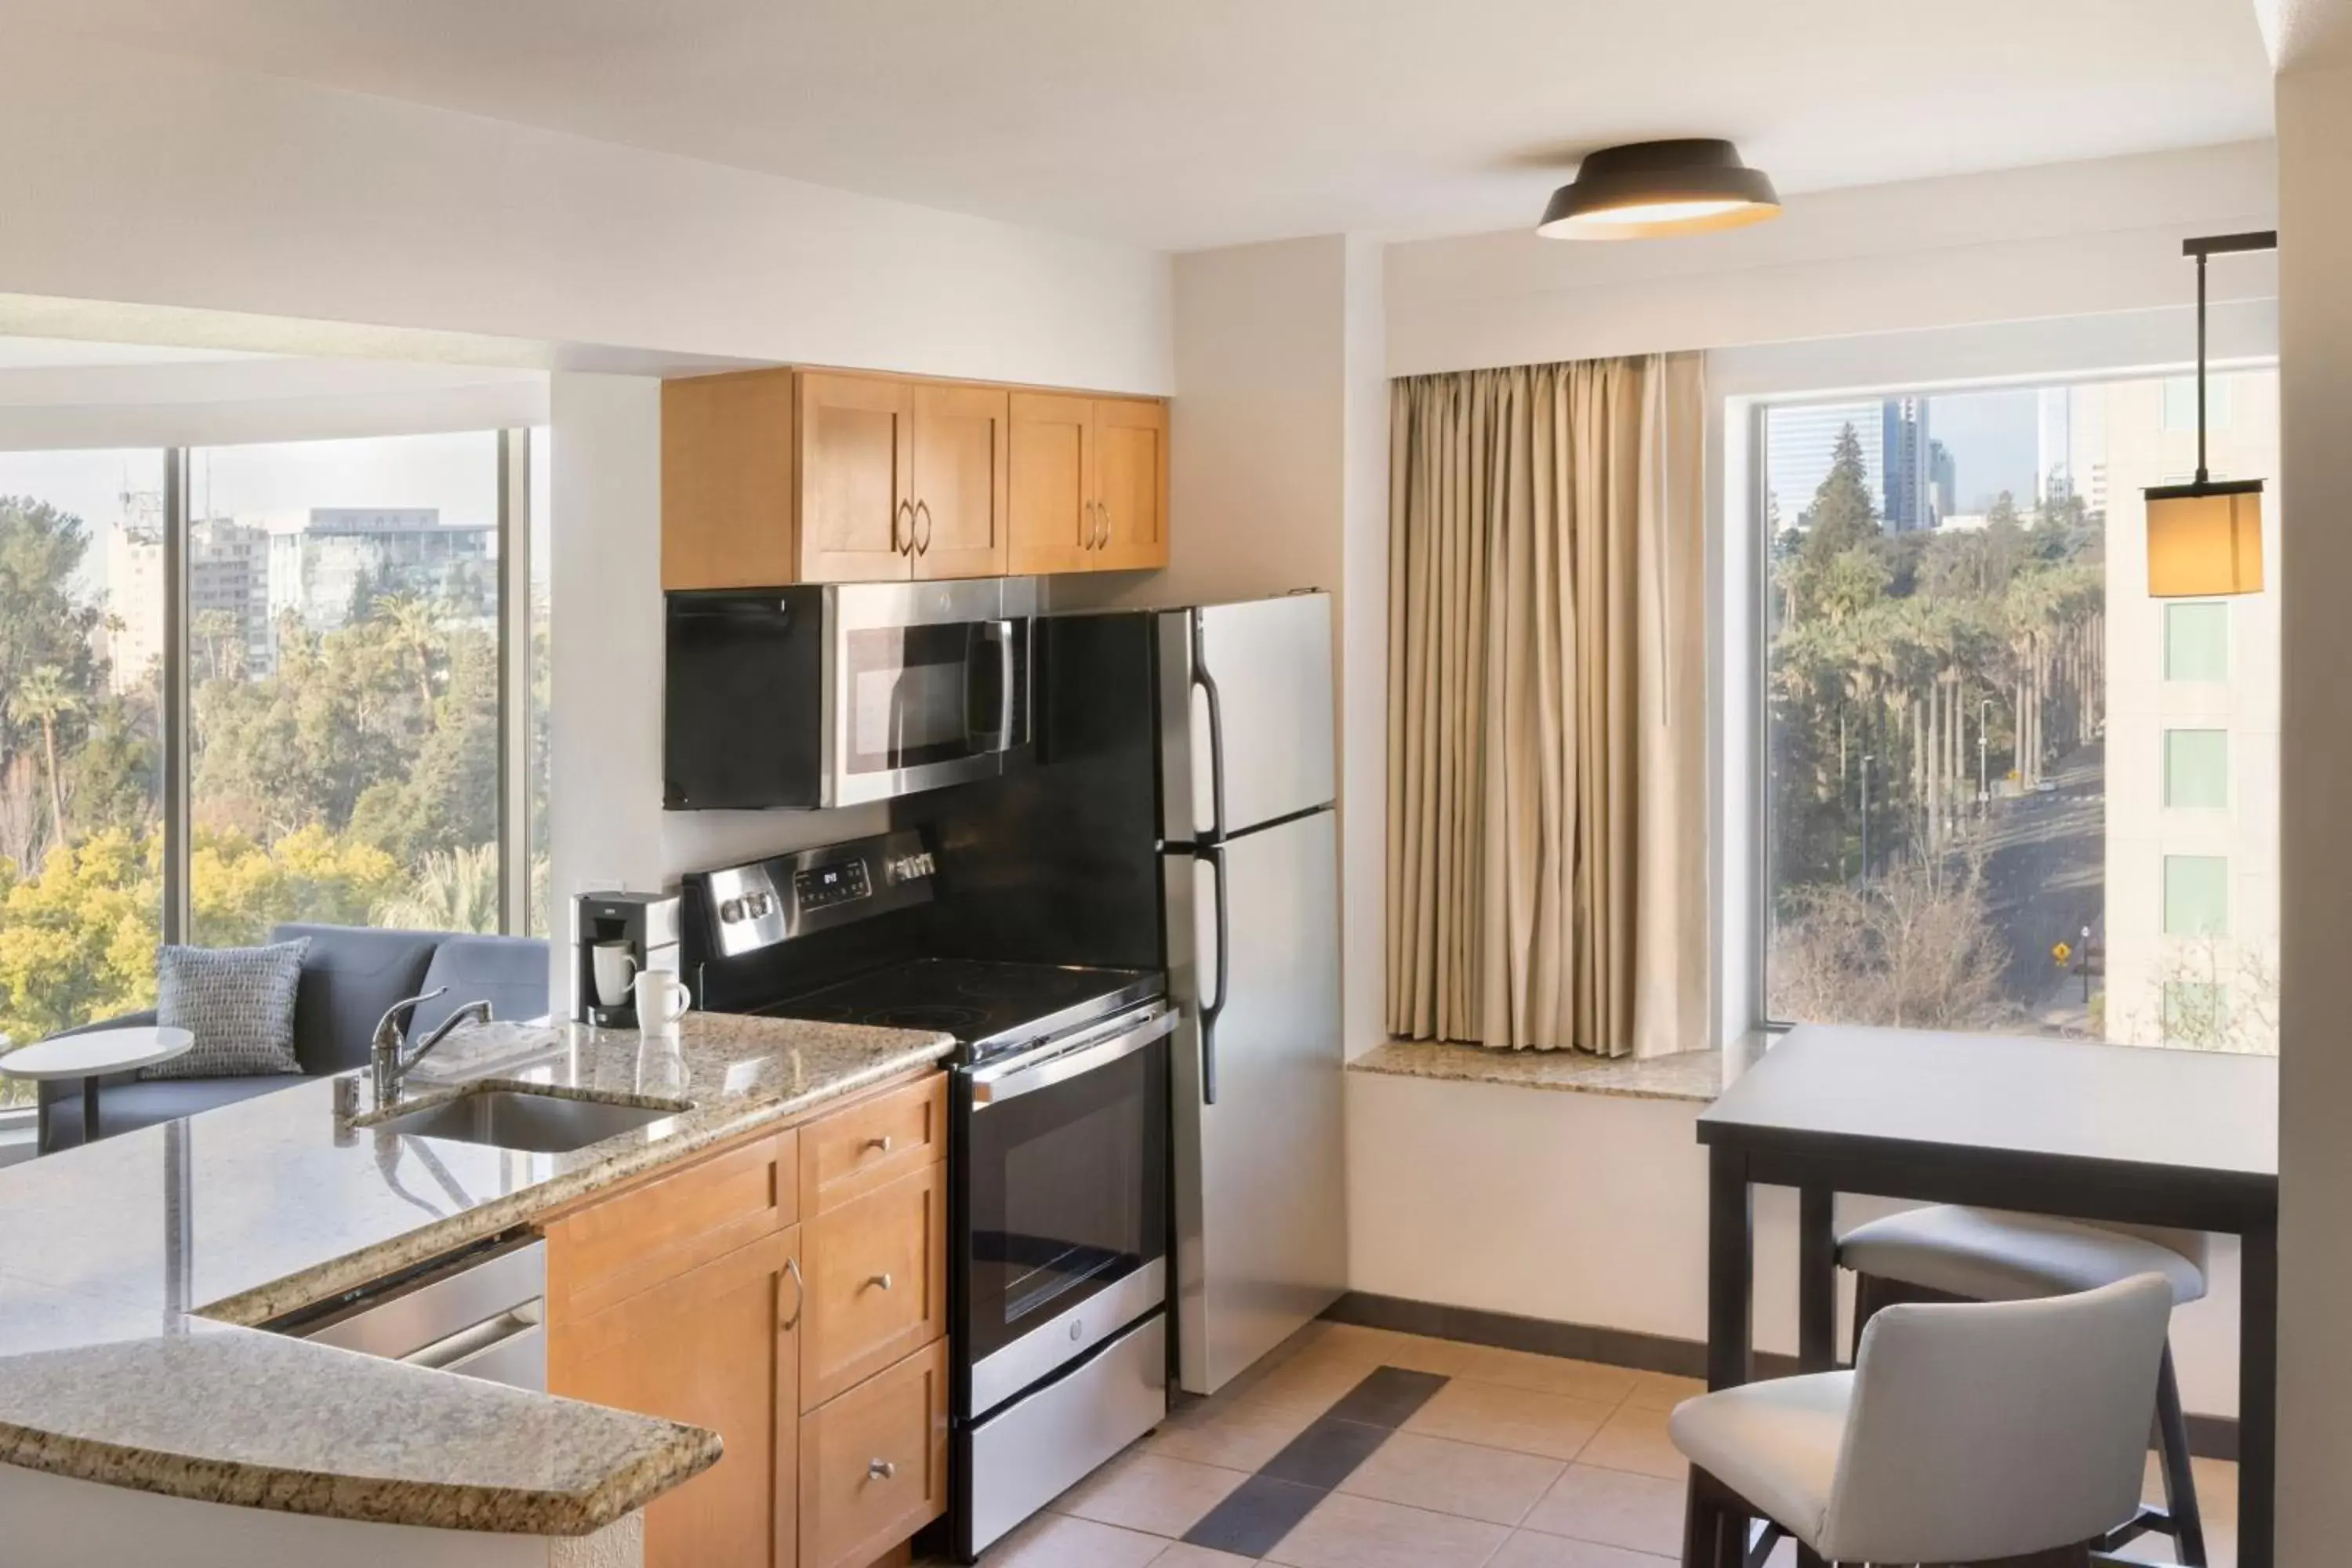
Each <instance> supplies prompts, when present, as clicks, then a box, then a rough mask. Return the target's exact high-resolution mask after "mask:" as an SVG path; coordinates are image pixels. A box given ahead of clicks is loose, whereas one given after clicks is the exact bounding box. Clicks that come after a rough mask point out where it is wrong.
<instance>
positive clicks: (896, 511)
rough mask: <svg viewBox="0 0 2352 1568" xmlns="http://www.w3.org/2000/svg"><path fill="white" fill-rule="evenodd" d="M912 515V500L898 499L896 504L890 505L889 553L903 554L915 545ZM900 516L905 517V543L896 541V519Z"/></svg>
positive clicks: (913, 514)
mask: <svg viewBox="0 0 2352 1568" xmlns="http://www.w3.org/2000/svg"><path fill="white" fill-rule="evenodd" d="M914 516H915V503H914V502H912V501H905V500H902V501H900V502H899V503H898V505H897V506H895V507H892V508H891V509H890V553H891V554H893V555H904V554H906V553H907V552H908V551H909V550H911V549H913V548H914V546H915V522H914ZM902 517H903V518H905V519H907V542H906V543H904V544H901V543H899V542H898V520H899V519H900V518H902Z"/></svg>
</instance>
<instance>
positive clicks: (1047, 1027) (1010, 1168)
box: [684, 831, 1177, 1561]
mask: <svg viewBox="0 0 2352 1568" xmlns="http://www.w3.org/2000/svg"><path fill="white" fill-rule="evenodd" d="M938 876H939V872H938V868H937V863H936V861H935V858H934V856H933V854H932V852H931V850H930V849H929V847H928V845H927V844H926V842H925V840H924V839H923V837H922V836H921V835H920V834H919V832H915V831H901V832H897V833H892V834H887V835H883V836H879V837H873V838H866V839H859V840H856V841H853V842H850V843H845V844H838V845H832V846H828V847H823V848H818V849H808V850H802V851H798V852H796V853H793V854H790V855H783V856H777V857H773V858H769V859H765V860H761V861H757V862H753V863H751V864H750V865H746V866H739V867H731V868H725V869H722V870H718V871H710V872H703V873H698V874H697V875H694V876H690V877H688V878H687V879H686V905H687V909H686V932H685V940H684V952H685V966H686V971H687V973H688V977H689V980H690V982H691V984H692V985H693V988H694V991H695V996H696V1001H697V1003H698V1005H701V1006H703V1007H705V1008H709V1009H716V1010H719V1011H727V1012H756V1013H766V1014H771V1015H774V1016H784V1017H795V1018H814V1019H824V1020H829V1021H838V1022H843V1023H856V1024H869V1025H876V1026H887V1027H895V1028H921V1029H936V1030H939V1031H940V1032H942V1033H946V1034H952V1035H953V1036H955V1037H956V1038H957V1040H958V1042H959V1049H958V1052H957V1056H956V1058H955V1063H954V1067H953V1069H952V1071H953V1090H952V1094H951V1098H950V1118H951V1121H950V1143H949V1160H950V1173H951V1177H952V1180H951V1183H950V1219H949V1237H950V1240H949V1245H950V1268H949V1274H950V1314H951V1323H950V1338H951V1343H952V1351H953V1356H952V1368H953V1373H952V1378H951V1384H950V1422H951V1445H952V1453H951V1464H950V1486H951V1495H952V1506H951V1510H950V1529H951V1531H952V1535H953V1549H954V1551H955V1552H956V1553H957V1555H958V1556H959V1557H961V1558H963V1559H964V1560H966V1561H969V1560H970V1559H971V1558H972V1557H974V1556H976V1555H977V1554H978V1553H979V1552H981V1551H982V1549H984V1548H985V1547H986V1546H988V1545H989V1544H990V1543H991V1542H994V1541H996V1540H997V1539H999V1538H1000V1537H1002V1536H1003V1534H1004V1533H1005V1532H1006V1531H1010V1530H1011V1529H1012V1528H1013V1526H1015V1525H1017V1524H1019V1523H1020V1522H1021V1521H1023V1520H1024V1519H1026V1518H1027V1517H1028V1516H1029V1515H1030V1514H1032V1513H1034V1512H1035V1511H1036V1510H1038V1509H1039V1508H1040V1507H1042V1506H1043V1505H1044V1504H1045V1503H1046V1502H1047V1501H1048V1500H1051V1499H1052V1498H1054V1497H1055V1495H1056V1494H1058V1493H1059V1492H1061V1491H1062V1490H1064V1489H1066V1488H1067V1487H1069V1486H1070V1485H1072V1484H1073V1483H1075V1482H1076V1481H1077V1480H1078V1479H1081V1478H1083V1477H1084V1476H1085V1475H1086V1474H1087V1472H1088V1471H1090V1470H1092V1469H1093V1468H1095V1467H1097V1465H1099V1464H1101V1463H1102V1462H1103V1461H1104V1460H1106V1459H1108V1458H1110V1457H1111V1456H1113V1455H1114V1454H1116V1453H1118V1451H1119V1450H1120V1449H1121V1448H1123V1447H1126V1446H1127V1445H1128V1444H1129V1443H1131V1442H1133V1441H1134V1440H1135V1439H1136V1438H1137V1437H1139V1436H1142V1435H1143V1434H1144V1433H1145V1432H1148V1431H1150V1429H1151V1427H1152V1426H1155V1425H1156V1424H1158V1423H1159V1421H1160V1419H1161V1418H1162V1417H1163V1416H1164V1415H1166V1414H1167V1409H1168V1385H1169V1358H1170V1347H1169V1334H1168V1282H1169V1277H1170V1268H1169V1256H1168V1232H1169V1212H1170V1197H1169V1173H1170V1166H1171V1162H1170V1154H1169V1127H1170V1107H1169V1071H1170V1068H1169V1060H1168V1045H1167V1037H1168V1036H1169V1034H1170V1033H1171V1031H1172V1030H1173V1029H1174V1028H1175V1026H1176V1022H1177V1017H1176V1014H1175V1013H1174V1011H1173V1010H1172V1009H1171V1006H1170V1005H1169V1003H1168V1001H1167V998H1166V990H1167V986H1166V982H1165V977H1164V976H1163V975H1162V974H1161V973H1160V972H1159V971H1157V970H1152V969H1135V968H1122V967H1102V966H1072V965H1058V964H1048V963H1023V962H1011V961H1004V960H995V959H976V958H964V957H945V956H936V955H935V954H936V952H937V951H938V946H937V944H938V943H939V942H942V941H945V940H947V939H946V938H944V937H942V936H941V935H940V931H939V930H938V927H937V925H936V923H935V922H934V921H931V920H930V919H929V916H930V915H931V914H932V912H933V910H932V908H931V906H932V904H933V900H934V884H935V882H936V880H937V879H938Z"/></svg>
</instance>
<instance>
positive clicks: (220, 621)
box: [188, 517, 270, 675]
mask: <svg viewBox="0 0 2352 1568" xmlns="http://www.w3.org/2000/svg"><path fill="white" fill-rule="evenodd" d="M188 636H189V638H190V640H191V643H192V644H194V643H196V642H202V643H204V644H205V645H206V648H207V652H208V654H209V655H210V657H211V658H212V659H213V661H214V663H213V665H212V672H213V673H218V674H223V675H227V674H233V673H236V672H238V671H242V672H245V673H248V674H254V675H260V674H266V673H268V670H269V668H270V646H269V531H268V530H267V529H265V528H262V527H260V526H259V525H257V524H254V523H245V522H238V521H236V520H235V519H234V518H226V517H206V518H198V519H196V520H195V521H192V522H191V523H189V524H188ZM215 641H217V642H218V643H219V644H220V646H218V647H214V646H211V645H213V644H214V643H215ZM231 643H234V645H235V646H236V649H237V656H236V664H235V665H232V664H231V662H230V657H229V654H228V651H227V649H228V645H229V644H231Z"/></svg>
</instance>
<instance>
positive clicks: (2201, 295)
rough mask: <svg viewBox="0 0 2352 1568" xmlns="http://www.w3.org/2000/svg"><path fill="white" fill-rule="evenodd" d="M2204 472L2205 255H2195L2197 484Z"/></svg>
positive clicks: (2204, 478)
mask: <svg viewBox="0 0 2352 1568" xmlns="http://www.w3.org/2000/svg"><path fill="white" fill-rule="evenodd" d="M2197 482H2198V483H2199V484H2200V485H2201V484H2206V483H2209V482H2210V476H2209V475H2208V474H2207V473H2206V471H2205V253H2204V252H2203V251H2201V250H2200V251H2199V252H2198V253H2197Z"/></svg>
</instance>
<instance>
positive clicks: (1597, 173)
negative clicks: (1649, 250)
mask: <svg viewBox="0 0 2352 1568" xmlns="http://www.w3.org/2000/svg"><path fill="white" fill-rule="evenodd" d="M1779 216H1780V195H1779V193H1778V192H1776V191H1774V190H1773V189H1772V182H1771V181H1770V180H1769V178H1767V177H1766V176H1765V174H1764V172H1763V171H1762V170H1761V169H1751V168H1749V167H1748V165H1747V164H1745V163H1741V162H1740V161H1739V149H1738V148H1737V147H1735V146H1733V145H1732V144H1731V143H1730V142H1724V141H1720V140H1717V139H1715V138H1712V137H1685V138H1682V139H1680V140H1677V141H1672V142H1629V143H1628V144H1626V145H1625V146H1622V147H1605V148H1603V149H1601V151H1600V152H1598V153H1591V154H1589V155H1587V156H1586V158H1585V160H1584V162H1583V163H1581V164H1580V165H1579V166H1578V168H1577V171H1576V178H1574V179H1573V180H1570V182H1569V183H1568V184H1564V185H1562V186H1560V188H1559V189H1558V190H1556V191H1554V192H1553V193H1552V194H1551V205H1549V206H1547V207H1546V208H1544V215H1543V221H1542V222H1541V223H1538V224H1537V225H1536V232H1537V233H1538V234H1539V235H1542V236H1543V237H1545V238H1547V239H1652V238H1656V237H1663V236H1666V235H1674V234H1706V233H1708V232H1709V231H1711V230H1714V229H1718V228H1738V227H1740V226H1743V225H1746V224H1751V223H1762V222H1763V221H1764V220H1765V219H1767V218H1774V217H1779Z"/></svg>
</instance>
